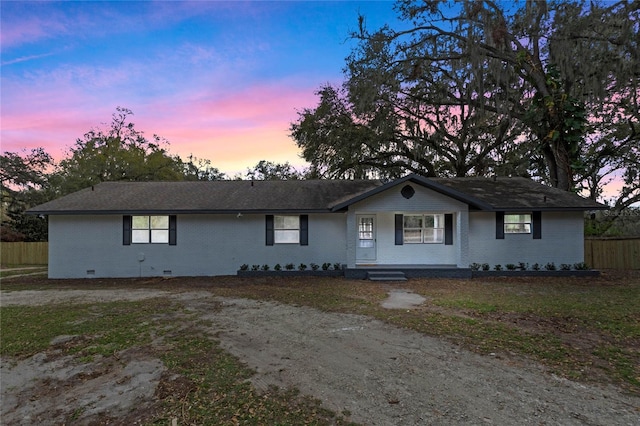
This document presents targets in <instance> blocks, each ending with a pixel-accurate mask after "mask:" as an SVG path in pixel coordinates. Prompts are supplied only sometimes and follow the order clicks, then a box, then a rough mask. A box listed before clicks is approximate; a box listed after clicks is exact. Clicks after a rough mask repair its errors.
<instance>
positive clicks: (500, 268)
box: [493, 264, 502, 271]
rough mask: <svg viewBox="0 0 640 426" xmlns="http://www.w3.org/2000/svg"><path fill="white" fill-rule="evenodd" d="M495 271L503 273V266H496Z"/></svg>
mask: <svg viewBox="0 0 640 426" xmlns="http://www.w3.org/2000/svg"><path fill="white" fill-rule="evenodd" d="M493 270H494V271H502V265H500V264H497V265H496V266H494V267H493Z"/></svg>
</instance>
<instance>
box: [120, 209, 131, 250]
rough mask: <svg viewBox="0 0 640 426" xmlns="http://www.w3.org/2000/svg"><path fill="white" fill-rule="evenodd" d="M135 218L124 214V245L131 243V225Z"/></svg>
mask: <svg viewBox="0 0 640 426" xmlns="http://www.w3.org/2000/svg"><path fill="white" fill-rule="evenodd" d="M132 224H133V219H132V218H131V216H122V245H123V246H130V245H131V227H132Z"/></svg>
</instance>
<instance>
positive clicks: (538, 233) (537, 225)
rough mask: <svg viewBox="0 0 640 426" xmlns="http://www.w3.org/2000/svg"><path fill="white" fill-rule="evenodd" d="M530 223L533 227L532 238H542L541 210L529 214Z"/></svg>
mask: <svg viewBox="0 0 640 426" xmlns="http://www.w3.org/2000/svg"><path fill="white" fill-rule="evenodd" d="M531 222H532V223H531V225H532V227H533V239H534V240H541V239H542V212H541V211H536V212H533V214H532V215H531Z"/></svg>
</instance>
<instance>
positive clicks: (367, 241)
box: [358, 217, 374, 248]
mask: <svg viewBox="0 0 640 426" xmlns="http://www.w3.org/2000/svg"><path fill="white" fill-rule="evenodd" d="M358 244H359V246H360V247H361V248H371V247H374V242H373V218H372V217H361V218H360V220H359V221H358Z"/></svg>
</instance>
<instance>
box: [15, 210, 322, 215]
mask: <svg viewBox="0 0 640 426" xmlns="http://www.w3.org/2000/svg"><path fill="white" fill-rule="evenodd" d="M25 213H26V214H29V215H34V216H37V215H48V216H81V215H101V216H104V215H121V214H124V215H169V214H238V213H242V214H278V213H279V214H308V213H310V214H314V213H332V211H331V209H225V210H202V209H162V210H152V209H151V210H27V211H26V212H25Z"/></svg>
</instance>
